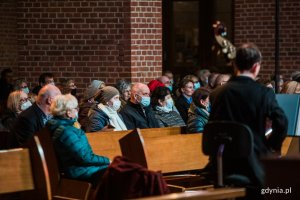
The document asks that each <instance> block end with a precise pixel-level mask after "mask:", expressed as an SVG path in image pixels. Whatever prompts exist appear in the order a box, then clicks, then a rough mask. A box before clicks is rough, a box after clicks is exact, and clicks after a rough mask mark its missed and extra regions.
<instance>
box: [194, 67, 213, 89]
mask: <svg viewBox="0 0 300 200" xmlns="http://www.w3.org/2000/svg"><path fill="white" fill-rule="evenodd" d="M209 75H210V71H209V70H208V69H199V70H197V71H196V76H197V77H198V78H199V81H200V84H201V86H206V85H207V84H208V77H209Z"/></svg>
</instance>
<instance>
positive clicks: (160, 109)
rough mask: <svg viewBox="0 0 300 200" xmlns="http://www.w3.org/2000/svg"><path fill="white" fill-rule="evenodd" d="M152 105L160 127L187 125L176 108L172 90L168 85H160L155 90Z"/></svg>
mask: <svg viewBox="0 0 300 200" xmlns="http://www.w3.org/2000/svg"><path fill="white" fill-rule="evenodd" d="M151 105H152V108H153V110H154V113H155V117H156V119H157V120H158V123H159V126H160V127H173V126H185V123H184V121H183V119H182V118H181V116H180V115H179V113H178V112H177V111H175V110H174V102H173V99H172V97H171V92H170V90H169V89H168V88H167V87H158V88H156V89H155V90H154V91H153V93H152V96H151Z"/></svg>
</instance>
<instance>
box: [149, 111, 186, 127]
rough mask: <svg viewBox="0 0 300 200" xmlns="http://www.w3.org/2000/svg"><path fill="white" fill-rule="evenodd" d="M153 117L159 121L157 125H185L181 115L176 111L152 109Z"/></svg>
mask: <svg viewBox="0 0 300 200" xmlns="http://www.w3.org/2000/svg"><path fill="white" fill-rule="evenodd" d="M154 113H155V118H156V119H157V121H158V123H159V127H175V126H177V127H178V126H180V127H181V126H185V123H184V121H183V119H182V118H181V116H180V115H179V114H178V113H177V112H176V111H170V112H163V111H158V110H154Z"/></svg>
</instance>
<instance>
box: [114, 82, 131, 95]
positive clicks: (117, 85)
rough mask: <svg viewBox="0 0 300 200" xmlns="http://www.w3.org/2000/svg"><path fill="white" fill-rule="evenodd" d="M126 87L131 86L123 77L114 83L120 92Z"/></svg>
mask: <svg viewBox="0 0 300 200" xmlns="http://www.w3.org/2000/svg"><path fill="white" fill-rule="evenodd" d="M128 87H131V83H130V82H129V81H127V80H125V79H120V80H118V81H117V83H116V88H117V89H118V90H119V92H120V94H122V93H123V92H124V91H125V90H126V89H127V88H128Z"/></svg>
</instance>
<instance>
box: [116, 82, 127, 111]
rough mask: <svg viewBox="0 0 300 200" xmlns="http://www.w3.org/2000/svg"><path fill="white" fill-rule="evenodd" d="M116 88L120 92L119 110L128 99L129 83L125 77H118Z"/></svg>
mask: <svg viewBox="0 0 300 200" xmlns="http://www.w3.org/2000/svg"><path fill="white" fill-rule="evenodd" d="M116 88H117V89H118V90H119V92H120V101H121V107H120V110H121V109H122V108H123V107H124V106H125V104H126V103H127V101H128V99H130V93H131V83H130V82H129V81H126V80H125V79H120V80H118V81H117V83H116Z"/></svg>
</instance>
